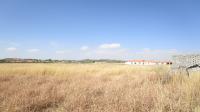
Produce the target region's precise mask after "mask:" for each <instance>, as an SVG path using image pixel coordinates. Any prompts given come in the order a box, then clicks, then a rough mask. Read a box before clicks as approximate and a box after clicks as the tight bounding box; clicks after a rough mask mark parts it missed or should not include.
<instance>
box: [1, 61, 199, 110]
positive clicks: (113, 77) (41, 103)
mask: <svg viewBox="0 0 200 112" xmlns="http://www.w3.org/2000/svg"><path fill="white" fill-rule="evenodd" d="M168 70H169V67H167V66H130V65H123V64H0V112H29V111H32V112H200V74H199V73H193V74H192V75H191V76H190V77H189V78H188V77H187V76H185V75H173V76H171V77H169V76H167V75H168Z"/></svg>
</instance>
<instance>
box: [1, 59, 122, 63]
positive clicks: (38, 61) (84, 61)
mask: <svg viewBox="0 0 200 112" xmlns="http://www.w3.org/2000/svg"><path fill="white" fill-rule="evenodd" d="M124 62H125V61H122V60H110V59H99V60H93V59H84V60H52V59H46V60H41V59H21V58H5V59H1V60H0V63H124Z"/></svg>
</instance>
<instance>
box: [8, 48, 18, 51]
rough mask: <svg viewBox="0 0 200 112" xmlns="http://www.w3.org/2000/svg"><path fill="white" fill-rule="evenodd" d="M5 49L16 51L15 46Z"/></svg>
mask: <svg viewBox="0 0 200 112" xmlns="http://www.w3.org/2000/svg"><path fill="white" fill-rule="evenodd" d="M6 50H7V51H16V50H17V48H15V47H9V48H6Z"/></svg>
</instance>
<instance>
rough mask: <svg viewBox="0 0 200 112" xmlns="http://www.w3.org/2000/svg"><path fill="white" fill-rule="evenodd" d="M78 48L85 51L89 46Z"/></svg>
mask: <svg viewBox="0 0 200 112" xmlns="http://www.w3.org/2000/svg"><path fill="white" fill-rule="evenodd" d="M80 49H81V50H82V51H87V50H88V49H89V47H88V46H82V47H81V48H80Z"/></svg>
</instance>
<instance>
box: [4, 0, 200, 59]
mask: <svg viewBox="0 0 200 112" xmlns="http://www.w3.org/2000/svg"><path fill="white" fill-rule="evenodd" d="M199 6H200V2H199V1H197V0H196V1H195V0H0V52H1V53H0V58H6V57H20V58H42V59H46V58H53V59H85V58H95V59H100V58H109V59H133V58H137V59H139V58H140V59H143V58H145V59H170V56H171V55H174V54H180V53H193V52H199V51H200V44H199V42H200V13H199V11H200V7H199Z"/></svg>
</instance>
